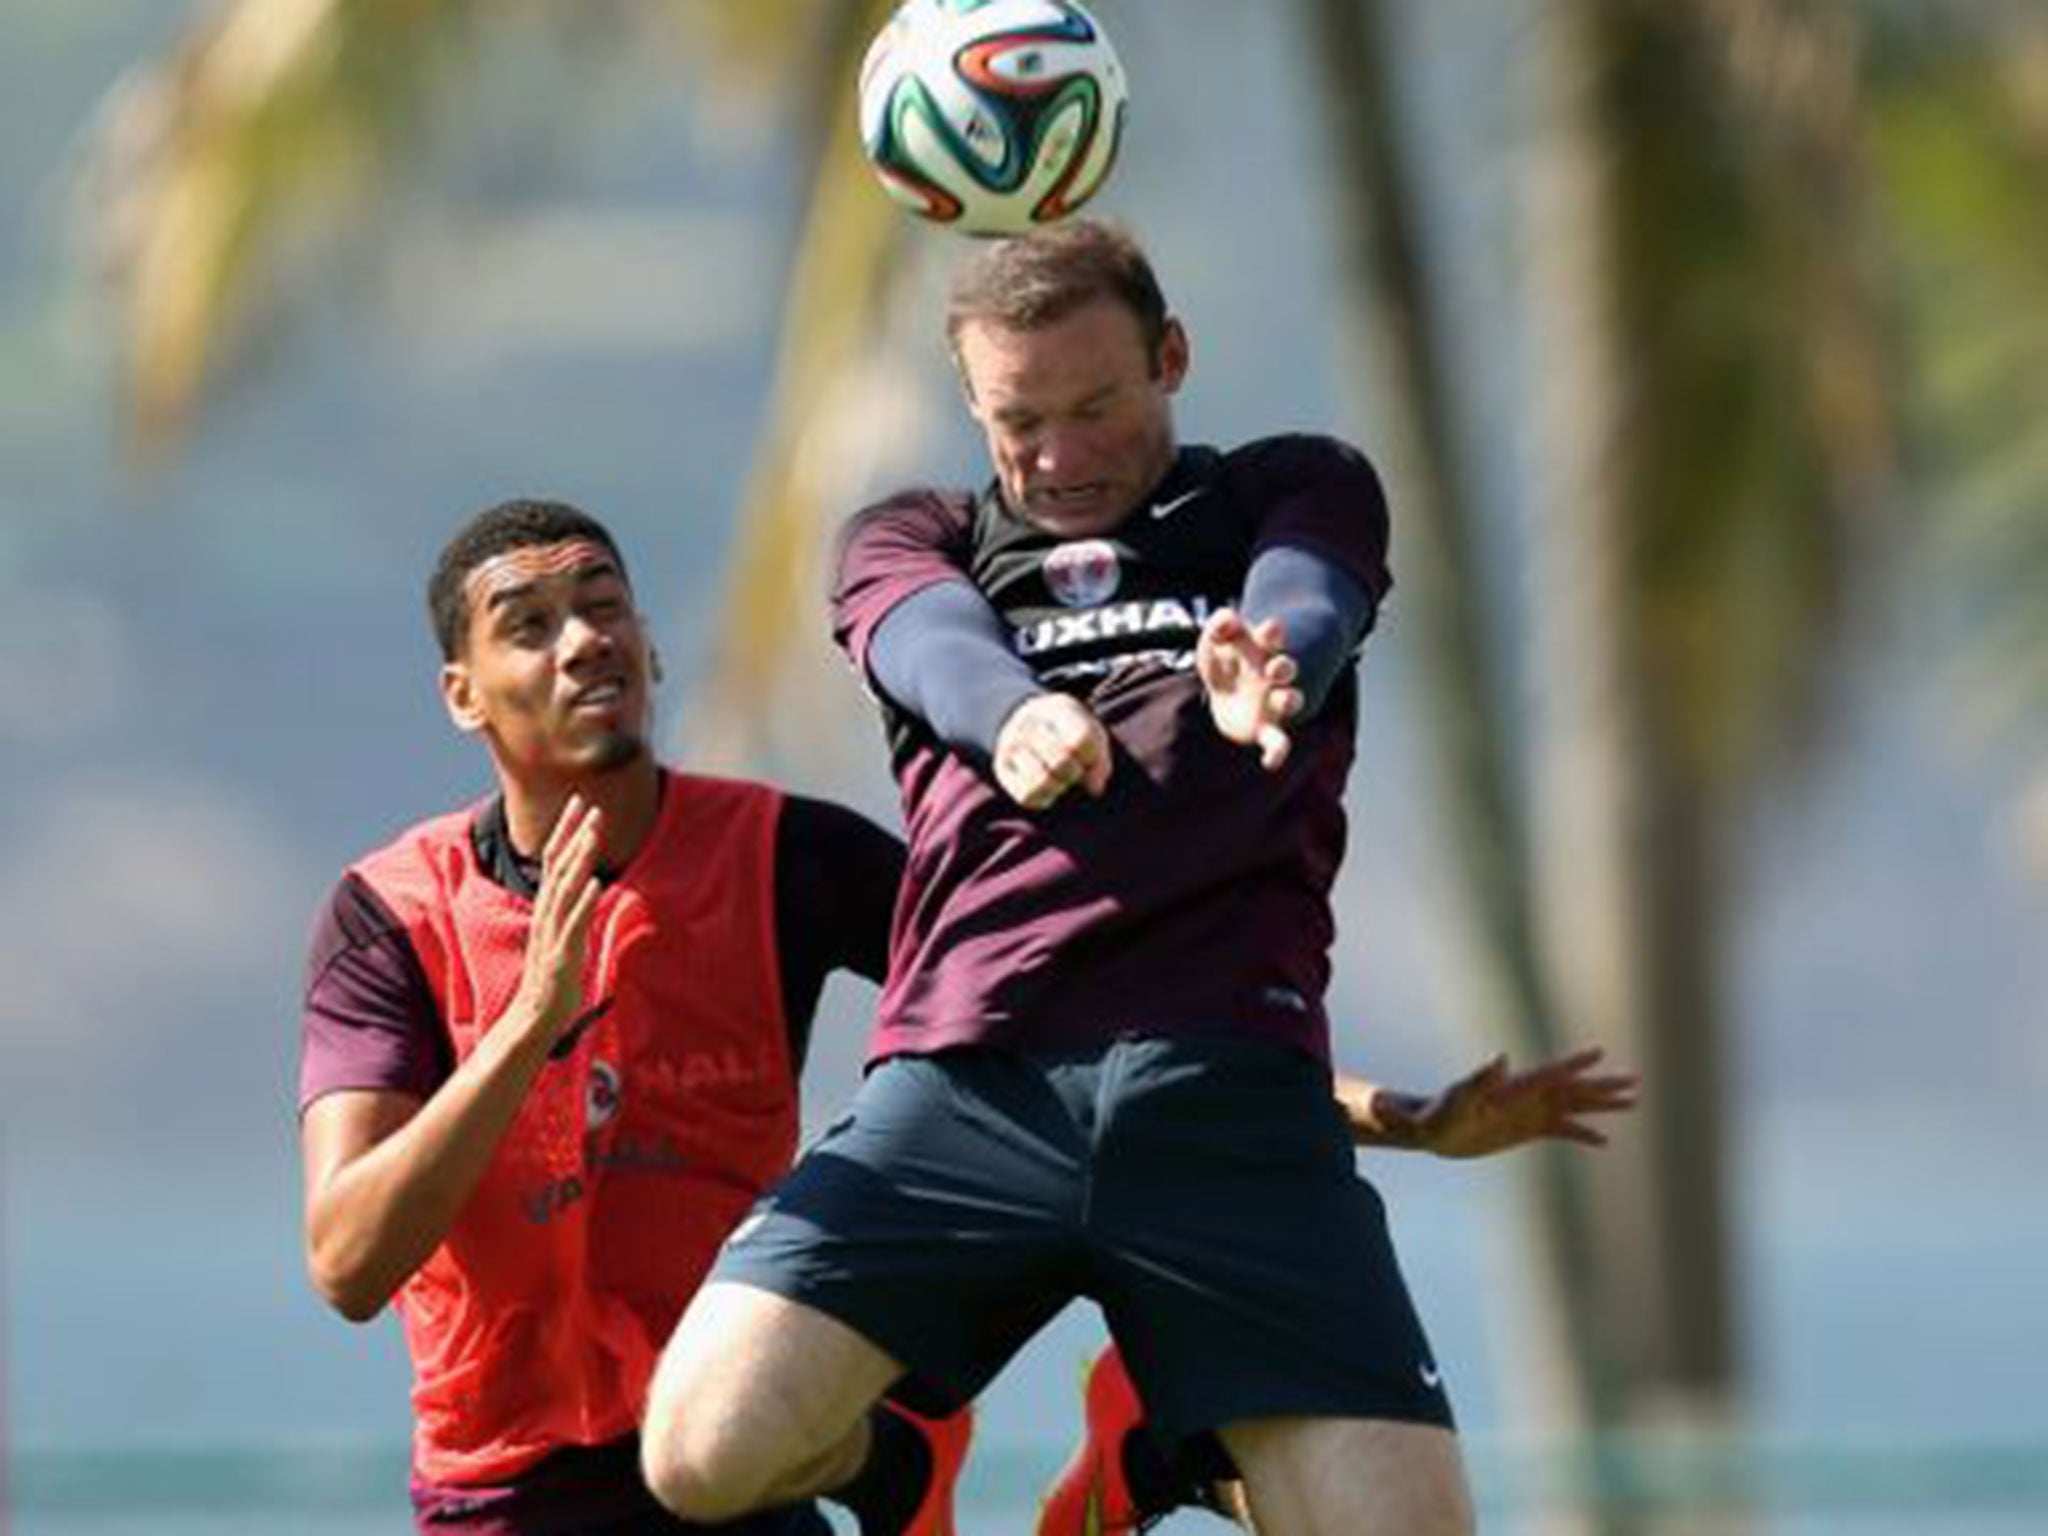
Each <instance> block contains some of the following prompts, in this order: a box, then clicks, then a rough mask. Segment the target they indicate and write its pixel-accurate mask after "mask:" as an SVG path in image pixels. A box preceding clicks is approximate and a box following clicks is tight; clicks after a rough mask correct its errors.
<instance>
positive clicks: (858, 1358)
mask: <svg viewBox="0 0 2048 1536" xmlns="http://www.w3.org/2000/svg"><path fill="white" fill-rule="evenodd" d="M902 1374H903V1367H902V1366H900V1365H898V1364H897V1363H896V1361H894V1360H892V1359H891V1358H890V1357H889V1356H888V1355H886V1354H884V1353H883V1352H882V1351H881V1350H879V1349H877V1348H876V1347H875V1346H874V1345H872V1344H870V1343H869V1342H868V1341H867V1340H866V1339H864V1338H863V1337H861V1335H860V1334H858V1333H856V1332H854V1331H853V1330H852V1329H851V1328H849V1327H847V1326H846V1325H845V1324H844V1323H841V1322H839V1321H838V1320H837V1319H835V1318H831V1317H827V1316H826V1315H825V1314H824V1313H822V1312H819V1311H817V1310H816V1309H814V1308H811V1307H806V1306H803V1305H801V1304H800V1303H797V1302H793V1301H788V1300H785V1299H784V1298H782V1297H780V1296H777V1295H774V1294H773V1293H772V1292H768V1291H762V1290H757V1289H755V1288H754V1287H752V1286H749V1285H737V1284H733V1283H731V1282H713V1283H712V1284H710V1285H707V1286H705V1287H704V1289H703V1290H701V1291H699V1292H698V1293H697V1296H696V1298H695V1299H694V1300H693V1301H692V1302H691V1303H690V1307H689V1310H688V1311H686V1312H685V1313H684V1314H683V1319H682V1321H681V1322H680V1323H678V1324H677V1325H676V1331H675V1333H674V1335H673V1336H672V1337H671V1338H670V1339H669V1341H668V1346H667V1348H665V1349H664V1350H663V1351H662V1355H661V1363H660V1364H659V1365H658V1366H657V1367H656V1368H655V1372H654V1382H653V1384H652V1386H651V1387H650V1388H649V1391H648V1399H647V1418H646V1423H645V1424H644V1426H643V1427H642V1430H641V1466H642V1470H643V1471H644V1472H645V1474H646V1477H647V1484H648V1486H649V1487H650V1488H652V1489H653V1490H654V1495H655V1497H656V1498H658V1499H660V1500H661V1502H662V1503H663V1504H665V1505H666V1506H668V1508H669V1509H671V1510H673V1511H674V1512H675V1513H676V1514H677V1515H678V1516H680V1517H681V1518H683V1519H685V1520H690V1521H695V1522H698V1523H700V1524H707V1525H708V1524H714V1523H717V1522H719V1521H723V1520H731V1519H735V1518H737V1517H738V1516H740V1515H744V1514H747V1513H750V1512H751V1511H753V1510H757V1509H765V1508H768V1507H770V1506H772V1505H776V1504H787V1503H790V1502H792V1501H793V1500H796V1499H801V1498H807V1497H809V1496H810V1495H812V1494H816V1493H825V1492H829V1491H830V1490H832V1489H834V1488H837V1487H839V1486H841V1485H842V1484H844V1483H845V1482H846V1481H847V1480H848V1479H849V1478H851V1477H852V1476H853V1475H854V1474H855V1473H856V1472H858V1471H859V1470H860V1468H861V1464H862V1462H863V1461H865V1460H866V1458H867V1452H868V1420H867V1414H868V1410H869V1409H870V1408H872V1407H873V1406H874V1404H875V1402H876V1400H877V1399H878V1398H880V1397H881V1395H882V1394H883V1393H884V1392H885V1391H887V1390H888V1388H889V1385H890V1383H891V1382H893V1381H895V1379H896V1378H897V1377H898V1376H900V1375H902Z"/></svg>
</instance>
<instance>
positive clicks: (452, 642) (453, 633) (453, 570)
mask: <svg viewBox="0 0 2048 1536" xmlns="http://www.w3.org/2000/svg"><path fill="white" fill-rule="evenodd" d="M569 539H589V540H590V541H591V542H592V543H594V544H602V545H603V546H604V547H605V549H607V550H608V551H610V553H611V557H612V559H613V560H614V561H615V562H617V564H618V567H619V574H620V575H621V576H624V575H625V574H626V559H625V556H623V555H621V554H620V553H619V546H618V541H617V540H615V539H613V537H612V536H611V530H609V529H608V528H606V527H605V525H604V524H603V523H600V522H599V521H598V520H597V519H596V518H594V517H592V516H591V515H590V514H589V513H588V512H585V511H583V510H581V509H580V508H577V507H572V506H570V505H569V504H568V503H567V502H566V501H542V500H534V499H526V498H521V499H519V500H516V501H501V502H499V503H498V504H497V505H496V506H495V507H491V508H488V509H487V510H485V511H482V512H479V513H477V515H476V516H475V517H473V518H471V519H470V520H469V521H468V522H467V523H465V524H463V526H462V527H461V529H460V530H458V531H457V533H456V535H455V537H454V538H452V539H450V540H449V541H448V543H447V545H446V546H445V547H444V548H443V549H442V550H441V558H440V559H439V560H437V561H436V562H435V563H434V574H433V576H432V577H431V578H430V579H429V580H428V582H427V617H428V619H429V620H431V621H432V623H433V626H434V638H435V639H436V640H437V641H439V642H440V645H441V656H442V659H443V660H445V661H454V660H455V659H456V658H457V657H459V656H460V655H461V654H462V650H463V646H464V643H465V642H466V641H467V640H468V638H469V573H470V572H471V571H474V570H475V569H476V568H477V567H478V566H480V565H482V564H483V563H484V562H485V561H486V560H492V559H495V558H496V557H497V556H499V555H502V554H504V553H505V552H506V551H507V550H510V549H525V548H527V547H528V546H530V545H534V544H560V543H563V542H565V541H566V540H569Z"/></svg>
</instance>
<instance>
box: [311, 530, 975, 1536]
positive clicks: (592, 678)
mask: <svg viewBox="0 0 2048 1536" xmlns="http://www.w3.org/2000/svg"><path fill="white" fill-rule="evenodd" d="M428 596H429V606H430V609H431V612H432V617H433V621H434V626H435V629H436V632H437V635H438V638H439V641H440V644H441V649H442V653H443V656H444V661H445V664H444V666H443V668H442V672H441V688H442V694H443V697H444V699H445V701H446V704H447V708H448V712H449V715H450V717H451V718H452V719H453V720H454V722H455V724H456V725H457V726H458V727H459V728H460V729H462V730H464V731H466V732H469V733H471V734H473V735H476V736H477V737H479V738H480V739H481V740H482V741H483V743H484V745H485V746H486V748H487V749H488V751H489V753H490V756H491V762H492V766H493V768H494V770H495V774H496V778H497V784H498V793H497V794H496V795H495V796H493V797H491V798H490V799H488V800H486V801H484V802H482V803H481V804H478V805H476V806H472V807H470V808H468V809H465V810H461V811H456V812H453V813H451V814H448V815H444V816H440V817H436V818H434V819H432V820H429V821H426V822H422V823H421V824H419V825H418V826H416V827H413V828H412V829H410V830H409V831H407V832H405V833H403V834H401V835H400V836H399V837H397V838H396V839H394V840H393V841H392V842H390V843H389V844H387V845H386V846H385V847H383V848H381V849H379V850H378V851H376V852H374V853H372V854H370V855H368V856H367V857H365V858H363V859H361V860H359V861H358V862H357V863H356V864H354V865H353V866H352V867H351V868H350V869H349V870H348V871H347V873H346V874H345V875H344V876H343V877H342V879H341V881H340V882H339V883H338V885H337V886H336V887H335V890H334V892H333V894H332V896H331V898H330V899H329V902H328V905H327V908H326V910H325V911H324V913H323V914H322V917H321V920H320V922H319V924H318V926H317V929H316V932H315V935H314V939H313V943H312V953H311V957H310V963H309V967H308V977H307V990H306V1003H305V1026H304V1029H305V1034H304V1052H303V1058H302V1067H301V1082H300V1105H301V1114H302V1120H301V1126H302V1132H301V1134H302V1145H303V1155H304V1164H305V1229H306V1248H307V1259H308V1264H309V1267H310V1270H311V1273H312V1278H313V1282H314V1284H315V1285H316V1286H317V1288H318V1289H319V1291H320V1293H321V1295H322V1296H323V1297H325V1298H326V1299H327V1300H328V1301H329V1302H330V1303H331V1304H332V1305H333V1306H334V1307H335V1309H336V1310H337V1311H339V1312H341V1313H342V1314H343V1315H344V1316H346V1317H348V1318H350V1319H352V1320H356V1321H363V1320H367V1319H369V1318H371V1317H373V1316H375V1315H377V1314H378V1313H379V1312H380V1311H382V1309H383V1308H384V1306H385V1304H386V1303H387V1302H393V1303H395V1305H396V1309H397V1311H398V1313H399V1316H400V1318H401V1320H402V1322H403V1324H404V1328H405V1337H406V1345H407V1349H408V1351H409V1353H410V1355H411V1358H412V1364H413V1373H414V1386H413V1409H414V1415H415V1424H416V1428H415V1435H414V1451H413V1503H414V1507H415V1511H416V1515H417V1521H418V1525H419V1528H420V1529H421V1530H422V1531H433V1532H442V1531H453V1530H460V1531H466V1532H471V1533H477V1536H566V1533H570V1532H574V1533H577V1536H654V1533H671V1536H672V1533H674V1532H678V1531H687V1530H692V1529H701V1527H692V1526H689V1525H686V1524H683V1523H681V1522H678V1521H677V1520H676V1519H674V1517H672V1516H671V1515H669V1514H668V1513H667V1512H666V1511H664V1510H662V1509H661V1508H660V1507H659V1506H658V1505H657V1504H656V1503H655V1502H654V1501H653V1499H652V1498H651V1497H650V1496H649V1495H648V1493H647V1491H646V1489H645V1487H644V1485H643V1484H642V1482H641V1479H640V1474H639V1456H638V1438H637V1425H638V1423H639V1419H640V1415H641V1413H642V1411H643V1408H644V1404H645V1398H646V1392H647V1384H648V1379H649V1377H650V1375H651V1373H652V1371H653V1369H654V1363H655V1360H656V1357H657V1355H658V1353H659V1351H660V1348H661V1344H662V1341H663V1340H664V1339H665V1338H666V1337H667V1336H668V1334H669V1331H670V1330H671V1329H672V1328H673V1327H674V1325H675V1322H676V1319H677V1317H678V1316H679V1315H680V1314H681V1311H682V1309H683V1306H684V1305H685V1303H686V1302H687V1301H688V1300H689V1299H690V1297H691V1295H692V1294H693V1293H694V1292H695V1291H696V1289H697V1287H698V1285H699V1283H700V1282H701V1280H702V1279H703V1276H704V1274H705V1272H706V1270H707V1269H708V1267H709V1265H710V1263H711V1260H712V1258H713V1257H714V1255H715V1254H716V1253H717V1251H718V1247H719V1244H720V1243H721V1242H722V1241H723V1240H724V1238H725V1236H726V1234H727V1233H728V1232H729V1231H730V1230H731V1229H732V1227H733V1226H734V1224H735V1223H736V1222H738V1221H739V1219H740V1217H741V1216H742V1215H743V1214H744V1213H745V1212H746V1210H747V1209H748V1207H749V1206H750V1205H751V1204H752V1203H753V1201H754V1200H755V1199H756V1197H757V1196H759V1195H760V1194H761V1192H762V1191H763V1190H765V1189H766V1188H768V1187H769V1185H770V1184H771V1183H772V1182H773V1181H774V1180H775V1179H776V1178H778V1177H779V1176H780V1175H781V1174H783V1173H784V1172H785V1171H786V1170H787V1168H788V1167H789V1164H790V1160H791V1158H792V1157H793V1155H794V1153H795V1150H796V1139H797V1131H798V1104H797V1076H798V1071H799V1068H800V1066H801V1061H802V1056H803V1052H804V1047H805V1044H806V1043H807V1039H808V1034H809V1029H810V1021H811V1014H812V1011H813V1009H814V1007H815V1004H816V1002H817V998H818V993H819V989H820V987H821V985H822V983H823V980H824V977H825V976H826V974H827V973H829V972H830V971H832V970H834V969H842V968H843V969H848V970H852V971H854V972H857V973H859V974H861V975H864V976H867V977H869V978H870V979H877V980H878V979H879V978H880V977H881V975H882V972H883V968H884V964H885V960H886V951H887V944H888V927H889V917H890V910H891V905H892V903H893V900H894V897H895V893H896V887H897V883H898V879H899V877H900V874H901V869H902V849H901V845H900V844H899V843H898V842H897V841H896V839H895V838H893V837H892V836H890V835H889V834H888V833H886V832H884V831H883V830H882V829H881V828H879V827H876V826H874V825H873V824H872V823H870V822H868V821H866V820H865V819H863V818H861V817H859V816H857V815H855V814H854V813H852V812H850V811H847V810H844V809H842V808H840V807H837V806H832V805H828V804H825V803H822V802H819V801H814V800H806V799H803V798H800V797H796V796H787V795H784V794H782V793H780V792H778V791H776V790H774V789H771V788H769V787H767V786H765V785H761V784H753V783H743V782H735V781H726V780H715V779H708V778H702V777H697V776H693V775H689V774H683V773H678V772H675V771H672V770H670V769H667V768H664V767H663V766H661V765H660V764H659V763H658V762H657V761H656V760H655V758H654V756H653V755H652V753H651V751H650V748H649V729H650V720H651V714H652V709H651V698H652V690H653V685H654V683H655V681H656V679H657V667H656V663H655V659H654V655H653V652H652V649H651V648H650V646H649V643H648V636H647V632H646V629H645V627H644V625H643V623H642V621H641V617H640V614H639V612H638V609H637V608H636V606H635V603H634V599H633V593H632V589H631V587H630V586H629V584H628V582H627V577H626V570H625V564H624V561H623V560H622V559H621V557H620V555H619V552H618V549H617V547H616V545H615V544H614V542H613V540H612V538H611V536H610V535H609V533H607V532H606V531H605V529H604V528H603V527H602V526H601V525H599V524H598V523H597V522H596V521H594V520H593V519H591V518H589V517H587V516H585V515H584V514H582V513H581V512H578V511H576V510H575V509H574V508H571V507H567V506H564V505H561V504H559V503H551V502H513V503H507V504H505V505H503V506H499V507H495V508H493V509H491V510H490V511H488V512H486V513H484V514H482V515H481V516H480V517H478V518H476V519H475V520H474V521H472V522H471V523H470V524H469V526H468V527H466V528H465V529H463V530H462V531H461V532H460V533H459V534H458V535H457V536H456V537H455V539H454V540H453V541H452V542H451V543H450V544H449V545H448V547H447V549H446V550H445V551H444V552H443V554H442V558H441V561H440V564H439V567H438V569H437V570H436V572H435V574H434V577H433V580H432V583H431V585H430V587H429V593H428ZM967 1437H968V1419H967V1416H966V1415H965V1414H960V1415H956V1416H954V1417H953V1418H951V1419H948V1420H945V1421H943V1422H931V1421H926V1420H923V1419H919V1418H917V1417H915V1416H913V1415H911V1414H909V1413H908V1412H907V1411H904V1410H901V1409H899V1408H897V1407H896V1406H894V1405H888V1404H885V1405H882V1406H881V1407H879V1408H878V1410H877V1412H876V1414H875V1417H874V1421H873V1431H872V1434H871V1436H870V1440H871V1445H872V1451H871V1454H870V1456H869V1458H868V1464H867V1465H866V1466H865V1467H864V1468H862V1469H861V1471H860V1473H859V1475H858V1476H856V1477H855V1478H854V1479H853V1481H852V1482H851V1483H850V1484H848V1485H846V1486H844V1487H842V1488H840V1489H836V1490H830V1491H828V1493H827V1495H826V1496H827V1497H831V1498H833V1499H835V1500H836V1501H838V1502H842V1503H844V1504H846V1505H847V1507H849V1508H850V1509H852V1510H853V1511H854V1513H855V1514H856V1515H857V1516H858V1517H859V1519H860V1523H861V1530H862V1533H863V1536H937V1533H943V1532H949V1531H950V1529H951V1512H950V1504H951V1497H952V1484H953V1479H954V1477H955V1475H956V1474H957V1471H958V1468H959V1464H960V1461H961V1459H962V1457H963V1456H964V1455H965V1452H966V1444H967ZM722 1529H727V1530H731V1531H733V1532H735V1533H737V1532H745V1533H746V1536H825V1533H826V1532H827V1531H828V1529H829V1528H828V1527H827V1526H826V1524H825V1523H824V1521H823V1519H822V1517H821V1516H820V1514H819V1513H818V1511H817V1510H816V1509H815V1507H813V1506H812V1505H810V1504H808V1503H802V1504H796V1505H792V1506H788V1507H785V1508H782V1509H778V1510H774V1511H769V1512H767V1513H764V1514H762V1515H758V1516H755V1517H753V1518H751V1519H750V1520H747V1521H745V1522H741V1523H740V1524H738V1525H735V1526H730V1527H722Z"/></svg>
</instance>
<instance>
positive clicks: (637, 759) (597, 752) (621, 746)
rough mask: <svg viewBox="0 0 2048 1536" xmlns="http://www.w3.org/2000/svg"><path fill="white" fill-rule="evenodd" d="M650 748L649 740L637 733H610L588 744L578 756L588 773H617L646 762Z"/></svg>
mask: <svg viewBox="0 0 2048 1536" xmlns="http://www.w3.org/2000/svg"><path fill="white" fill-rule="evenodd" d="M649 751H650V748H649V747H648V744H647V738H646V737H645V736H642V735H640V734H639V733H638V732H635V731H608V732H606V733H605V734H604V735H602V736H599V737H597V738H595V739H594V740H592V741H591V742H590V743H588V745H587V746H585V748H584V750H583V751H582V752H580V753H579V754H578V756H579V757H580V758H581V759H582V763H581V766H582V768H583V770H584V771H585V772H586V773H617V772H618V771H619V770H620V769H622V768H631V767H633V766H634V765H635V764H636V763H641V762H645V761H646V759H647V756H648V753H649Z"/></svg>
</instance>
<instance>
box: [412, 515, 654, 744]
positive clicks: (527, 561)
mask: <svg viewBox="0 0 2048 1536" xmlns="http://www.w3.org/2000/svg"><path fill="white" fill-rule="evenodd" d="M464 591H465V593H466V594H467V597H468V601H469V622H468V631H467V635H466V639H465V644H464V648H463V654H462V655H461V656H460V657H458V658H457V659H456V660H454V661H451V662H449V663H448V664H447V665H446V666H445V667H443V668H442V669H441V689H442V693H443V695H444V697H445V698H446V700H447V703H448V712H449V714H450V716H451V717H453V719H454V721H455V723H456V725H458V726H459V727H461V728H462V729H463V730H468V731H478V732H481V733H482V734H483V735H484V736H485V737H486V738H487V739H488V740H489V742H490V744H491V751H492V753H493V755H494V756H495V757H496V758H497V760H498V762H499V764H500V766H501V767H502V768H503V769H505V770H506V771H509V772H512V773H515V774H516V773H521V772H524V773H528V774H539V775H544V776H551V777H573V776H578V775H583V774H589V773H603V772H607V771H609V770H611V769H615V768H622V767H625V766H626V765H627V764H629V763H632V762H635V761H637V760H639V759H640V758H642V757H644V756H645V755H646V753H647V751H648V738H649V732H650V729H651V725H652V717H653V705H652V697H651V689H650V680H651V675H652V672H653V653H652V651H651V650H650V648H649V646H648V642H647V632H646V630H645V628H644V627H643V626H642V624H641V621H640V614H639V611H638V610H637V609H636V608H635V607H634V606H633V593H632V590H631V589H630V588H629V587H628V586H627V585H626V578H625V575H624V573H623V572H621V571H620V569H619V567H618V563H617V562H616V561H615V560H614V559H613V558H612V555H611V552H610V551H609V550H607V549H606V548H605V547H604V546H603V545H602V544H599V543H596V542H594V541H592V540H589V539H567V540H564V541H562V542H561V543H559V544H534V545H529V546H527V547H525V548H522V549H513V550H507V551H506V552H505V553H504V554H501V555H496V556H493V557H492V558H491V559H489V560H486V561H485V562H484V563H483V564H481V565H479V566H478V567H477V568H476V569H475V570H473V571H471V572H470V573H469V579H468V581H467V582H465V583H464Z"/></svg>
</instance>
